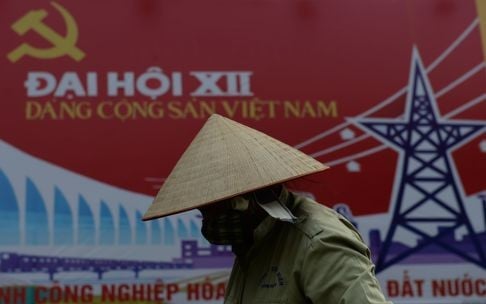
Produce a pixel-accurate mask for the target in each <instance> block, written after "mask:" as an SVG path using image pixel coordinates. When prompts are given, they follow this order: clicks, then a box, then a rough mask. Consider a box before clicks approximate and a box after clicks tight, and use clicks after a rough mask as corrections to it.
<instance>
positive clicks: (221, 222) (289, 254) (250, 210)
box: [144, 114, 391, 304]
mask: <svg viewBox="0 0 486 304" xmlns="http://www.w3.org/2000/svg"><path fill="white" fill-rule="evenodd" d="M326 169H328V167H327V166H325V165H323V164H322V163H320V162H318V161H317V160H315V159H313V158H312V157H310V156H308V155H306V154H304V153H302V152H300V151H299V150H297V149H294V148H292V147H290V146H288V145H286V144H284V143H282V142H280V141H278V140H276V139H274V138H272V137H270V136H268V135H266V134H264V133H261V132H259V131H257V130H254V129H252V128H249V127H247V126H244V125H242V124H239V123H237V122H235V121H232V120H230V119H228V118H225V117H222V116H220V115H217V114H213V115H212V116H211V117H210V118H209V119H208V121H207V122H206V123H205V124H204V126H203V127H202V129H201V130H200V131H199V133H198V134H197V135H196V137H195V138H194V140H193V141H192V142H191V144H190V145H189V147H188V148H187V149H186V151H185V152H184V154H183V155H182V156H181V158H180V159H179V161H178V162H177V164H176V166H175V167H174V169H173V170H172V172H171V173H170V174H169V176H168V177H167V179H166V182H165V183H164V185H163V186H162V188H161V189H160V191H159V193H158V194H157V196H156V198H155V200H154V202H153V203H152V205H151V206H150V207H149V209H148V211H147V212H146V213H145V215H144V220H150V219H154V218H159V217H162V216H167V215H170V214H175V213H179V212H182V211H186V210H191V209H195V208H197V209H199V210H200V211H201V214H202V217H203V219H202V228H201V232H202V234H203V236H204V237H205V238H206V239H207V240H208V241H209V242H210V243H212V244H218V245H231V246H232V250H233V252H234V253H235V255H236V259H235V264H234V266H233V269H232V272H231V276H230V279H229V282H228V286H227V290H226V295H225V303H231V304H233V303H235V304H236V303H238V304H243V303H252V304H254V303H292V304H294V303H295V304H300V303H325V304H381V303H391V302H388V301H387V300H386V299H385V296H384V295H383V293H382V291H381V289H380V286H379V283H378V281H377V279H376V277H375V274H374V265H373V263H372V261H371V259H370V253H369V249H368V247H367V246H366V244H365V243H364V242H363V240H362V239H361V236H360V235H359V233H358V231H357V230H356V229H355V228H354V226H353V225H352V224H351V223H349V222H348V221H347V220H346V219H345V218H344V217H342V216H341V215H339V214H338V213H337V212H335V211H334V210H332V209H330V208H327V207H325V206H324V205H322V204H319V203H317V202H315V201H313V200H312V199H311V198H309V197H306V196H303V195H300V194H298V193H295V192H292V191H289V190H287V188H286V187H285V182H287V181H290V180H294V179H296V178H300V177H302V176H307V175H309V174H314V173H317V172H321V171H324V170H326Z"/></svg>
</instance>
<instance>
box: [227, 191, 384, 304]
mask: <svg viewBox="0 0 486 304" xmlns="http://www.w3.org/2000/svg"><path fill="white" fill-rule="evenodd" d="M292 195H294V197H295V199H294V203H293V206H292V207H291V210H292V213H293V214H294V215H295V216H296V217H297V218H298V221H297V223H295V224H292V223H288V222H282V221H277V220H275V219H273V218H271V217H267V218H266V219H265V220H263V222H262V223H260V225H259V226H258V227H257V228H256V230H255V233H254V235H255V242H254V244H253V246H252V248H251V249H250V250H249V251H248V253H247V254H246V256H245V257H243V258H242V257H238V258H237V259H236V261H235V265H234V266H233V270H232V273H231V277H230V280H229V283H228V288H227V292H226V299H225V303H226V304H243V303H248V304H258V303H266V304H269V303H291V304H304V303H324V304H378V303H379V304H383V303H391V302H388V301H386V300H385V297H384V296H383V294H382V292H381V290H380V286H379V283H378V281H377V279H376V278H375V274H374V265H373V264H372V262H371V260H370V253H369V250H368V248H367V246H366V245H365V244H364V242H363V241H362V239H361V237H360V235H359V234H358V232H357V231H356V230H355V229H354V227H353V226H352V225H351V224H350V223H349V222H348V221H347V220H346V219H344V218H343V217H342V216H341V215H339V214H338V213H336V212H335V211H334V210H332V209H330V208H327V207H325V206H323V205H321V204H318V203H316V202H314V201H312V200H310V199H308V198H304V197H301V196H297V195H295V194H292Z"/></svg>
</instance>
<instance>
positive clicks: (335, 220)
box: [294, 195, 360, 239]
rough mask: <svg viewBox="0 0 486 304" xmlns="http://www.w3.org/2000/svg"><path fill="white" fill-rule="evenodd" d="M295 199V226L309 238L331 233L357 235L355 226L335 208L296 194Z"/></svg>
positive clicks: (347, 235)
mask: <svg viewBox="0 0 486 304" xmlns="http://www.w3.org/2000/svg"><path fill="white" fill-rule="evenodd" d="M295 200H296V208H295V210H294V213H295V216H296V217H297V218H298V221H297V223H296V225H295V226H296V228H297V229H299V230H301V231H302V232H303V233H304V234H305V235H306V236H307V237H308V238H310V239H312V238H315V237H316V236H319V237H322V236H331V235H332V236H343V237H352V238H355V237H356V236H357V234H358V233H357V231H356V229H355V228H354V226H353V225H352V224H351V223H350V222H349V221H348V220H346V219H345V218H344V217H343V216H342V215H340V214H339V213H337V212H336V211H334V210H333V209H331V208H329V207H327V206H325V205H323V204H320V203H318V202H316V201H314V200H313V199H311V198H308V197H304V196H300V195H295ZM358 238H360V237H359V235H358Z"/></svg>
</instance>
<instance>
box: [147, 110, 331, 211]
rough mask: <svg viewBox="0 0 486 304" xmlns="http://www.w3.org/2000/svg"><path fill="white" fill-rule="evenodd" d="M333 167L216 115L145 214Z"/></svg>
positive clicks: (198, 204) (198, 203) (206, 201)
mask: <svg viewBox="0 0 486 304" xmlns="http://www.w3.org/2000/svg"><path fill="white" fill-rule="evenodd" d="M327 168H328V167H327V166H325V165H323V164H322V163H320V162H318V161H317V160H315V159H313V158H312V157H310V156H308V155H306V154H304V153H302V152H300V151H299V150H297V149H295V148H292V147H291V146H289V145H286V144H284V143H282V142H280V141H278V140H276V139H274V138H272V137H270V136H268V135H266V134H263V133H261V132H259V131H257V130H254V129H252V128H249V127H247V126H244V125H242V124H240V123H237V122H235V121H233V120H230V119H228V118H225V117H223V116H221V115H218V114H213V115H211V116H210V117H209V119H208V121H207V122H206V123H205V124H204V126H203V127H202V128H201V130H200V131H199V133H198V134H197V135H196V137H195V138H194V139H193V141H192V142H191V144H190V145H189V147H188V148H187V149H186V151H185V152H184V154H183V155H182V156H181V158H180V159H179V161H178V162H177V164H176V166H175V167H174V169H173V170H172V172H171V173H170V174H169V176H168V177H167V179H166V181H165V183H164V184H163V185H162V188H161V189H160V190H159V193H158V194H157V196H156V197H155V200H154V201H153V203H152V205H151V206H150V207H149V209H148V210H147V212H146V213H145V215H144V217H143V219H144V220H150V219H155V218H159V217H163V216H167V215H171V214H175V213H179V212H182V211H187V210H190V209H194V208H198V207H201V206H203V205H207V204H210V203H214V202H217V201H221V200H224V199H227V198H230V197H234V196H237V195H240V194H243V193H247V192H251V191H253V190H256V189H260V188H263V187H267V186H270V185H273V184H278V183H282V182H285V181H289V180H292V179H295V178H298V177H302V176H305V175H309V174H312V173H316V172H319V171H323V170H325V169H327Z"/></svg>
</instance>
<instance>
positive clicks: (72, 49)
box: [7, 2, 85, 62]
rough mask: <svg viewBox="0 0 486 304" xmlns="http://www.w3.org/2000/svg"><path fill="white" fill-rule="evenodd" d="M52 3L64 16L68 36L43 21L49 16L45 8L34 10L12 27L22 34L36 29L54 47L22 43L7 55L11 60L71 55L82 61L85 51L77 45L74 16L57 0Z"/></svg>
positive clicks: (76, 29) (76, 28)
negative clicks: (27, 56) (24, 57)
mask: <svg viewBox="0 0 486 304" xmlns="http://www.w3.org/2000/svg"><path fill="white" fill-rule="evenodd" d="M51 4H52V6H54V8H55V9H56V10H57V11H59V13H60V14H61V15H62V17H63V18H64V22H65V23H66V36H65V37H63V36H61V35H59V34H58V33H56V32H55V31H54V30H53V29H52V28H50V27H49V26H47V25H46V24H45V23H44V22H43V20H44V18H45V17H46V16H47V12H46V11H45V10H43V9H41V10H32V11H30V12H28V13H27V14H25V15H24V16H22V18H20V19H19V20H17V21H16V22H15V23H14V24H13V25H12V29H13V30H14V31H15V32H16V33H17V34H19V35H20V36H22V35H24V34H25V33H27V32H28V31H30V30H34V31H35V32H36V33H37V34H39V35H40V36H42V37H43V38H44V39H46V40H47V41H49V42H50V43H52V47H51V48H48V49H38V48H34V47H32V46H30V45H29V44H27V43H22V44H21V45H19V46H18V47H17V48H15V50H13V51H11V52H10V53H9V54H8V55H7V57H8V59H9V60H10V61H11V62H16V61H17V60H19V59H20V58H22V57H23V56H25V55H29V56H31V57H35V58H40V59H51V58H57V57H61V56H64V55H69V56H70V57H71V58H73V59H74V60H76V61H80V60H82V59H83V58H84V56H85V53H84V52H83V51H82V50H80V49H79V48H77V47H76V42H77V40H78V27H77V25H76V21H75V20H74V18H73V16H71V14H70V13H69V12H68V11H67V10H66V9H65V8H64V7H62V6H61V5H59V4H57V3H55V2H51Z"/></svg>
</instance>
